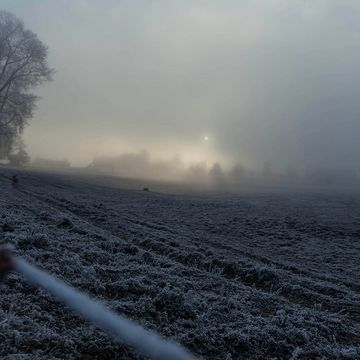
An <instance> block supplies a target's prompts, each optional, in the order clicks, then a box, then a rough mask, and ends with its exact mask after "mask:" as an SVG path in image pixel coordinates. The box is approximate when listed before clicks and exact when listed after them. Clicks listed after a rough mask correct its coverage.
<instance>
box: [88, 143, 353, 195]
mask: <svg viewBox="0 0 360 360" xmlns="http://www.w3.org/2000/svg"><path fill="white" fill-rule="evenodd" d="M87 170H88V171H91V172H93V173H101V174H108V175H115V176H119V177H126V178H134V179H146V180H160V181H171V182H178V183H184V184H194V185H195V184H196V185H201V186H204V187H205V188H210V189H217V190H220V189H221V190H225V191H227V190H230V191H231V190H242V189H246V188H266V187H270V188H271V187H280V188H281V187H283V188H296V187H305V188H306V187H315V188H322V187H343V188H347V187H348V188H357V187H359V188H360V177H359V174H358V172H357V171H356V170H354V169H346V168H345V169H337V168H331V167H328V168H312V169H307V170H303V169H301V168H300V167H299V168H297V167H296V166H293V167H291V168H286V169H283V170H281V169H277V168H276V167H274V166H273V165H272V164H271V163H270V162H268V161H265V162H264V164H263V167H262V168H260V169H251V168H249V167H246V166H244V165H243V164H242V163H240V162H237V163H236V162H235V163H233V164H230V165H229V164H225V165H224V164H222V163H221V162H216V161H215V162H210V161H199V162H186V161H184V160H183V159H182V158H181V156H179V155H174V156H173V157H171V158H168V159H160V158H156V157H154V156H152V155H151V154H150V153H149V152H148V151H147V150H142V151H139V152H124V153H121V154H119V155H117V156H96V157H95V158H94V159H93V161H92V162H91V163H90V165H89V166H88V167H87Z"/></svg>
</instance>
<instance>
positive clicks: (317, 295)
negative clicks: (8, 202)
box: [21, 190, 360, 341]
mask: <svg viewBox="0 0 360 360" xmlns="http://www.w3.org/2000/svg"><path fill="white" fill-rule="evenodd" d="M21 193H22V194H24V195H26V196H30V197H33V198H35V199H37V200H38V201H40V202H42V203H43V204H45V205H47V206H49V205H50V206H52V207H53V208H54V209H56V210H58V211H61V212H65V213H68V214H70V215H71V216H72V217H77V218H78V219H79V220H81V222H83V223H88V224H89V225H90V226H91V227H92V228H94V229H97V230H101V232H104V233H106V234H108V235H110V236H112V237H115V238H119V235H118V232H117V231H116V230H115V231H114V230H112V229H110V228H111V227H112V226H111V224H110V225H108V226H104V223H103V222H101V221H97V220H94V219H91V218H89V213H88V212H85V211H81V210H77V209H74V208H69V206H67V205H64V204H63V203H62V202H61V201H59V200H58V199H56V198H55V197H54V196H52V197H51V198H47V197H45V198H44V197H43V196H41V195H37V194H35V193H34V192H31V191H24V190H21ZM74 205H75V204H74ZM126 220H127V221H129V219H128V218H127V219H126ZM130 223H132V224H137V225H138V226H139V227H140V228H141V229H143V227H144V226H145V228H146V229H148V230H149V231H151V230H153V229H155V230H157V231H162V232H165V233H163V234H162V238H166V237H167V236H168V235H171V236H174V235H176V233H175V232H174V231H171V232H170V234H169V233H168V232H166V230H164V229H165V228H166V227H160V226H154V225H153V224H148V223H146V222H145V221H137V220H136V221H135V220H132V219H130ZM117 230H118V228H117ZM121 230H122V231H124V232H125V233H124V235H128V234H126V232H127V231H128V229H127V228H126V227H125V228H122V229H121ZM144 232H145V233H146V231H144ZM135 234H137V232H136V231H135ZM155 237H156V236H155ZM120 238H121V237H120ZM121 239H122V240H123V241H124V239H123V238H121ZM173 241H174V240H173ZM209 243H210V244H212V245H213V246H216V247H218V248H221V247H222V246H221V245H219V243H217V242H213V241H212V242H209ZM132 245H134V244H132ZM135 245H136V246H137V247H138V248H141V249H142V250H144V251H150V252H151V253H152V254H156V255H158V256H161V257H166V258H167V259H168V260H169V261H170V262H176V263H178V264H179V265H182V266H185V267H186V268H191V269H196V270H198V271H201V272H205V273H207V274H208V275H210V276H213V271H214V270H211V269H210V268H204V267H203V266H199V265H198V264H196V263H194V264H191V265H189V264H188V263H187V262H186V261H184V260H179V259H174V258H173V257H169V256H167V255H166V251H163V250H164V249H162V247H163V246H162V245H164V244H156V246H153V245H154V244H153V243H152V242H151V241H150V242H146V241H145V242H142V241H138V242H136V243H135ZM224 247H226V250H229V249H230V250H232V251H233V250H235V251H236V252H237V253H241V256H243V257H245V260H237V264H238V265H239V264H241V265H242V266H243V268H241V267H240V269H239V270H238V271H235V273H234V274H233V275H229V276H226V275H222V274H221V272H222V273H223V272H224V270H225V272H226V266H227V265H228V264H226V263H225V264H224V263H220V265H218V266H219V268H218V269H219V271H220V274H218V275H216V276H221V277H223V278H224V280H225V281H227V282H231V283H232V285H233V286H235V287H238V286H239V282H240V283H241V285H243V286H248V287H251V288H255V289H256V290H259V291H262V292H264V293H266V294H268V295H269V296H272V295H273V294H274V292H275V293H277V294H278V295H279V296H280V297H281V298H282V299H283V300H284V301H285V302H288V303H289V304H294V305H295V306H300V307H305V308H308V309H314V307H315V306H316V305H317V304H321V308H322V309H324V310H326V312H327V313H329V314H331V313H332V314H337V313H340V312H342V313H345V314H348V316H347V318H346V321H348V322H349V323H352V324H357V323H358V322H359V321H360V316H359V314H360V307H355V308H354V307H353V306H352V305H351V301H354V300H356V301H358V302H359V304H360V298H359V297H358V296H357V294H356V293H355V292H354V293H352V291H347V292H345V291H344V290H343V291H341V290H338V289H336V288H335V287H336V285H338V284H339V282H338V281H336V280H335V281H329V279H327V278H325V279H324V278H322V279H321V280H325V281H326V282H328V283H331V285H332V288H325V289H316V290H315V289H314V288H312V287H311V284H304V280H305V281H309V279H308V278H305V279H299V278H298V277H297V276H298V275H299V274H301V275H306V276H309V275H310V274H309V273H307V272H300V271H299V272H298V271H297V269H296V271H294V270H293V269H287V268H286V266H285V265H283V264H279V263H276V262H273V261H269V260H268V259H266V258H265V259H264V258H260V257H258V256H255V255H253V254H249V253H247V252H242V251H240V250H239V249H237V248H233V247H232V246H227V245H225V246H224ZM246 258H248V259H251V260H254V261H256V262H257V264H256V265H259V264H261V265H269V264H270V265H271V266H272V267H275V269H274V273H275V274H276V273H277V272H278V271H279V270H280V271H281V272H282V273H284V274H285V277H284V279H283V281H282V282H283V283H284V282H287V283H291V284H294V283H295V284H296V286H298V288H296V289H295V290H290V291H289V292H285V291H286V289H285V291H284V292H283V289H282V288H283V287H282V286H281V285H278V287H275V286H274V285H273V284H272V283H271V282H272V279H270V280H269V281H265V282H263V281H262V279H261V276H262V275H261V273H260V274H256V271H254V270H252V269H251V272H250V274H249V272H248V271H247V270H248V269H246V268H244V267H245V266H246V265H249V262H247V261H246ZM214 262H215V263H216V260H215V261H214ZM304 273H305V274H304ZM294 275H295V276H294ZM313 275H314V274H311V276H313ZM265 276H266V274H265ZM316 279H317V278H316V277H315V280H316ZM313 280H314V279H313ZM341 285H343V286H347V284H341ZM242 290H243V289H242V288H241V287H240V288H239V289H238V291H242ZM344 295H347V296H348V297H350V299H349V302H348V303H346V302H345V303H342V301H341V300H342V298H343V296H344ZM335 296H336V297H337V300H338V301H339V302H340V303H339V304H337V303H336V304H334V299H335ZM359 306H360V305H359ZM359 341H360V336H359Z"/></svg>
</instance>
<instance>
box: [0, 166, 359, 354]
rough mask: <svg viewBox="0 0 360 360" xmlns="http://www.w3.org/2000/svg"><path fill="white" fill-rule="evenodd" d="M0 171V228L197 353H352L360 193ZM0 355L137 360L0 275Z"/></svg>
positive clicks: (57, 269)
mask: <svg viewBox="0 0 360 360" xmlns="http://www.w3.org/2000/svg"><path fill="white" fill-rule="evenodd" d="M13 173H14V170H11V169H5V168H0V186H1V192H0V237H1V242H11V243H13V244H14V245H15V246H16V248H17V253H18V254H19V255H21V256H23V257H24V258H26V259H28V260H29V261H31V262H32V263H35V264H37V265H39V266H40V267H41V268H43V269H46V270H48V271H49V272H51V273H52V274H55V275H56V276H58V277H59V278H61V279H63V280H65V281H66V282H68V283H70V284H71V285H73V286H75V287H77V288H79V289H81V290H83V291H85V292H87V293H88V294H90V295H91V296H92V297H94V298H97V299H100V300H101V301H103V302H104V303H106V304H107V305H108V306H109V307H110V308H112V309H113V310H115V311H116V312H119V313H123V314H126V315H127V316H128V317H130V318H132V319H134V320H136V321H138V322H140V323H141V324H142V325H144V326H145V327H146V328H149V329H156V330H157V331H158V332H160V333H161V334H163V335H164V336H166V337H169V338H173V339H175V340H177V341H179V342H180V343H182V344H184V345H185V346H187V347H188V348H189V349H190V350H192V351H193V352H194V353H195V354H197V355H199V356H202V357H203V358H205V359H227V360H230V359H255V358H256V359H267V358H269V359H270V358H273V359H275V358H276V359H290V358H291V359H316V358H318V359H327V358H330V359H332V358H334V359H359V358H360V276H359V275H360V270H359V262H360V196H359V195H356V196H355V195H351V194H347V195H339V194H337V195H332V196H329V195H325V194H322V195H315V194H312V195H310V194H308V195H302V194H293V195H290V194H279V195H275V194H272V195H270V194H267V195H266V194H254V193H253V194H248V195H237V196H229V195H227V196H225V195H224V196H219V195H217V196H215V195H206V196H205V195H198V196H196V195H194V194H193V195H171V194H161V193H155V192H143V191H132V190H121V189H119V188H115V187H113V186H109V185H106V186H101V185H100V183H99V181H97V183H95V181H93V179H91V178H90V177H89V179H88V180H86V178H84V177H82V178H81V179H80V178H78V177H76V176H71V175H61V176H60V175H49V174H42V173H33V172H28V171H27V172H18V173H19V179H20V184H19V187H18V188H17V189H13V188H12V187H11V182H10V180H9V177H10V176H11V175H12V174H13ZM0 337H1V346H0V358H1V359H135V358H137V357H136V355H135V354H134V353H133V352H132V350H131V349H129V348H127V347H125V346H123V345H119V344H117V343H115V342H114V341H112V340H111V339H110V338H109V337H108V336H107V335H106V334H104V333H103V332H102V331H100V330H98V329H97V328H95V327H93V326H91V325H89V324H88V323H86V322H85V321H83V320H81V319H80V318H78V317H77V316H76V315H74V314H73V313H71V312H69V311H68V310H67V309H66V308H65V307H64V306H63V305H62V304H60V303H58V302H57V301H55V300H54V299H53V298H51V297H50V296H49V295H48V294H47V293H45V292H44V291H42V290H38V289H35V288H33V287H31V286H29V285H27V284H26V283H25V282H24V281H23V280H22V279H21V277H20V276H19V275H17V274H10V275H9V277H8V279H7V280H6V282H5V283H4V284H3V285H2V286H1V295H0Z"/></svg>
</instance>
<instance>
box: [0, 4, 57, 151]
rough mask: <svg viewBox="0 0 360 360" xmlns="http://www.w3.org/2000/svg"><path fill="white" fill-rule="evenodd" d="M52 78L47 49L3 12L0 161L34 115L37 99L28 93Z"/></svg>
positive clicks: (0, 30)
mask: <svg viewBox="0 0 360 360" xmlns="http://www.w3.org/2000/svg"><path fill="white" fill-rule="evenodd" d="M51 74H52V70H51V69H50V68H49V66H48V64H47V48H46V46H45V45H44V44H43V43H42V42H41V41H40V40H39V39H38V37H37V36H36V34H34V33H33V32H32V31H30V30H27V29H25V27H24V24H23V22H22V21H21V20H20V19H18V18H17V17H16V16H14V15H12V14H11V13H8V12H6V11H2V10H0V158H1V157H4V156H6V155H8V153H9V152H10V150H11V148H12V145H13V144H14V142H15V140H16V138H17V137H18V136H19V134H20V133H21V131H22V130H23V129H24V126H25V125H26V123H27V121H28V119H30V118H31V117H32V115H33V111H34V108H35V103H36V100H37V96H35V95H33V94H31V93H29V90H30V89H31V88H33V87H34V86H37V85H39V84H41V83H43V82H44V81H47V80H50V79H51Z"/></svg>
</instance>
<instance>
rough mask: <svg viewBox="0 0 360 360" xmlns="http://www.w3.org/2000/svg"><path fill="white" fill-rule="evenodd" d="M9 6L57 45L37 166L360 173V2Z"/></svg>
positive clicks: (42, 107)
mask: <svg viewBox="0 0 360 360" xmlns="http://www.w3.org/2000/svg"><path fill="white" fill-rule="evenodd" d="M0 7H1V8H3V9H6V10H9V11H11V12H13V13H15V14H16V15H18V16H19V17H20V18H22V19H23V20H24V22H25V24H26V26H27V27H28V28H30V29H32V30H33V31H34V32H36V33H37V34H38V36H39V38H40V39H41V40H43V41H44V42H45V43H46V44H47V45H48V47H49V63H50V65H51V66H52V67H54V68H55V70H56V73H55V76H54V81H53V82H51V83H49V84H47V85H45V86H43V87H42V88H40V89H39V90H38V92H39V94H40V95H41V97H42V100H41V101H40V102H39V104H38V110H37V112H36V115H35V118H34V119H33V120H32V122H31V124H30V126H29V127H28V128H27V129H26V131H25V134H24V139H25V142H26V144H27V147H28V151H29V153H30V154H31V155H32V156H33V157H37V156H40V157H50V158H56V159H62V158H68V159H69V160H70V162H71V163H72V164H74V165H87V164H89V163H91V162H92V161H93V158H94V157H96V158H99V157H103V156H117V155H119V154H121V153H123V152H127V153H136V154H140V157H141V156H142V157H143V158H146V157H150V158H152V159H157V160H156V162H160V163H161V162H163V166H164V162H165V163H166V164H167V165H166V164H165V165H166V166H169V162H170V163H173V161H174V162H175V163H176V166H177V167H183V166H189V165H191V164H192V166H197V165H196V164H198V163H201V164H204V163H206V164H208V166H212V164H213V163H214V162H216V161H219V162H220V163H221V164H222V166H223V167H230V166H231V164H234V163H237V162H240V163H242V164H243V165H245V166H246V167H248V168H252V169H263V171H265V172H266V171H270V170H269V169H270V168H271V169H273V168H276V169H278V170H279V171H289V172H291V171H293V169H298V170H300V171H302V170H304V169H305V170H306V169H317V168H331V169H354V170H356V171H357V169H358V167H359V153H360V152H359V150H360V146H359V137H360V100H359V99H360V86H359V84H360V72H359V64H360V21H359V19H360V2H359V1H358V0H309V1H306V0H298V1H296V0H293V1H288V0H266V1H264V0H258V1H256V0H253V1H251V0H249V1H240V0H237V1H235V0H233V1H231V0H217V1H215V0H206V1H205V0H204V1H200V0H172V1H169V0H163V1H161V0H156V1H155V0H154V1H151V0H136V1H134V0H123V1H121V0H117V1H115V0H103V1H100V0H88V1H86V0H76V1H73V0H47V1H43V0H0ZM205 136H208V140H207V141H206V140H204V137H205ZM142 150H145V152H144V151H142ZM144 154H145V155H144ZM174 159H175V160H174ZM141 161H143V160H141ZM146 161H148V160H146ZM184 164H185V165H184ZM194 164H195V165H194ZM270 164H271V166H270ZM200 167H201V166H200ZM195 170H196V169H195ZM200 170H201V169H200ZM215 170H216V169H215Z"/></svg>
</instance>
